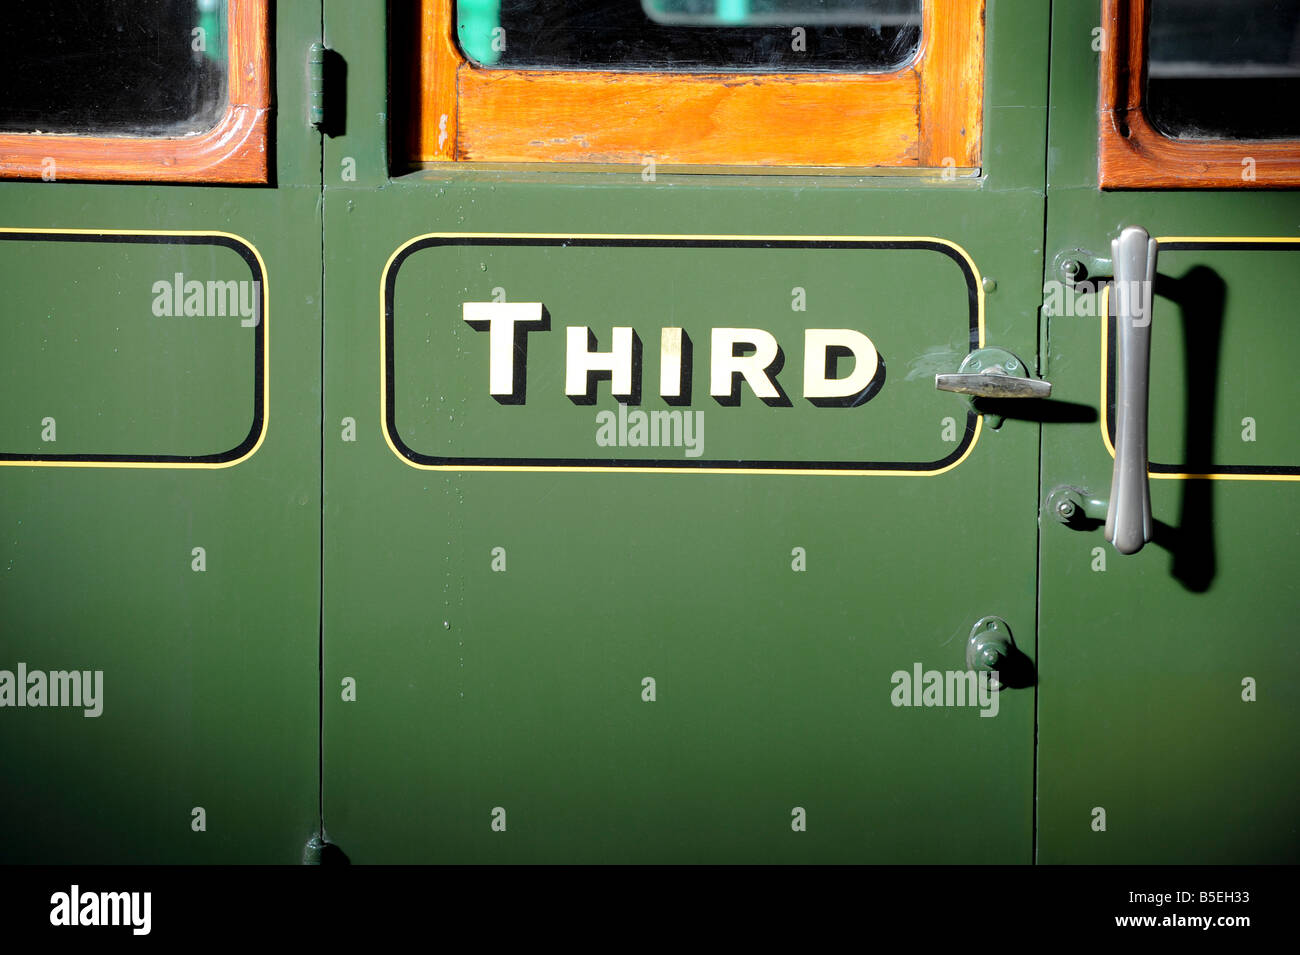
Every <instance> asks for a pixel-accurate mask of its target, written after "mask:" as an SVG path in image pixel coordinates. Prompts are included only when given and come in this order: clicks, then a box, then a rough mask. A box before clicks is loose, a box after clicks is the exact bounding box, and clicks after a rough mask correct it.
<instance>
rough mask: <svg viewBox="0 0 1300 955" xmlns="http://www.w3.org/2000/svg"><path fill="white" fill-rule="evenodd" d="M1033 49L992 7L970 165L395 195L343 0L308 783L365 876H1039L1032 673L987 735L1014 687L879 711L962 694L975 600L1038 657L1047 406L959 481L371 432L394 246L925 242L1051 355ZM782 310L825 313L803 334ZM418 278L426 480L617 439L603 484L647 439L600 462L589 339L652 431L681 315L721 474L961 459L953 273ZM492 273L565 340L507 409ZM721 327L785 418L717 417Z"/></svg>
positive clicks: (540, 266) (1032, 40) (702, 256)
mask: <svg viewBox="0 0 1300 955" xmlns="http://www.w3.org/2000/svg"><path fill="white" fill-rule="evenodd" d="M1046 27H1047V17H1046V11H1042V10H1037V9H1036V5H1034V4H1023V3H1022V4H1010V3H999V4H994V5H993V6H992V8H991V10H990V19H989V43H990V62H991V63H996V64H1000V65H999V66H998V68H997V70H998V72H997V73H996V76H997V79H996V80H991V81H990V86H989V89H988V91H987V92H988V95H987V98H986V102H987V103H988V104H989V110H990V113H989V121H988V125H987V127H986V148H987V149H988V156H989V163H988V170H987V172H986V175H985V176H983V177H982V178H980V179H978V180H972V181H965V182H963V181H955V182H946V181H943V180H941V179H938V178H936V179H933V180H920V179H918V180H910V179H889V178H883V177H882V178H879V179H871V178H838V177H805V178H797V177H785V176H746V175H733V176H720V175H719V176H667V175H660V176H659V177H658V178H657V180H656V181H654V182H645V181H643V180H642V179H641V176H640V169H639V168H638V169H636V170H634V171H629V172H628V173H618V174H591V173H573V172H566V171H564V170H559V169H551V168H542V169H537V170H527V171H524V170H519V171H491V170H483V169H457V170H445V171H444V170H430V171H427V172H423V173H414V174H410V175H407V176H402V177H399V178H397V179H395V180H391V181H390V180H388V179H387V178H386V177H385V176H384V174H383V169H382V166H381V165H380V164H378V163H377V162H376V161H375V158H374V157H372V156H370V154H369V152H368V144H370V143H371V142H372V130H371V128H370V127H371V121H370V120H369V119H367V117H375V116H380V117H381V118H382V111H383V109H384V99H383V85H382V80H381V79H380V78H379V76H376V75H372V74H375V73H376V72H378V71H377V69H376V67H377V61H376V60H375V59H374V57H377V56H378V55H379V53H380V51H382V49H383V36H382V34H381V32H380V31H379V30H378V29H377V27H376V26H375V25H374V24H372V23H371V22H370V21H369V20H368V18H367V17H366V16H365V15H364V14H363V12H362V11H360V10H358V8H357V5H353V4H343V3H328V2H327V4H326V32H327V35H335V36H346V37H348V42H349V44H350V48H351V49H354V50H358V51H361V52H360V53H359V55H358V56H357V59H356V60H355V61H353V62H355V64H356V67H355V72H354V71H352V69H351V67H350V73H349V76H350V79H351V78H353V77H359V80H358V82H356V83H352V84H350V88H349V104H348V114H349V116H352V117H360V119H359V120H358V122H357V128H356V129H355V130H354V129H349V130H348V132H347V134H346V135H344V136H341V137H338V138H335V139H331V140H329V141H327V143H326V154H325V162H324V168H325V208H324V220H325V256H326V261H325V275H326V296H327V301H328V302H329V306H328V316H327V321H326V342H325V381H326V383H327V389H326V408H325V419H326V423H325V498H324V500H325V511H324V513H325V543H324V584H325V589H324V594H325V613H324V668H325V672H324V684H325V698H324V709H323V715H324V781H323V791H324V815H325V821H326V828H327V830H328V834H329V837H330V839H331V840H332V841H334V842H336V843H337V844H338V845H339V846H340V847H341V848H342V850H343V851H344V852H345V853H346V854H347V855H348V857H349V858H351V859H352V860H353V861H357V862H375V861H388V862H414V861H443V862H466V861H475V862H486V861H551V862H578V861H629V862H630V861H751V862H760V861H907V862H912V861H969V862H980V861H983V862H988V861H1001V862H1028V861H1029V860H1030V859H1031V858H1032V848H1031V846H1032V831H1033V792H1032V780H1033V735H1034V726H1033V719H1034V706H1035V696H1034V694H1035V690H1034V689H1033V687H1032V686H1027V687H1023V688H1019V689H1011V688H1008V689H1005V690H1003V691H1002V692H1001V693H1000V694H998V695H997V697H996V699H997V714H996V716H991V717H988V718H986V717H984V716H981V710H982V709H983V710H984V711H986V712H988V713H990V714H991V713H992V712H993V705H992V702H991V701H990V703H989V705H988V706H985V707H981V706H979V705H975V706H969V705H963V706H925V705H922V706H900V705H895V703H896V701H898V700H899V696H898V695H897V694H896V693H895V692H894V691H895V689H896V684H897V683H898V682H900V681H901V679H902V678H901V677H897V676H896V675H897V674H900V673H902V674H907V675H908V677H909V679H910V674H911V673H912V671H913V668H914V667H915V666H917V665H918V664H919V665H920V666H921V668H922V670H923V671H927V670H934V671H940V672H946V671H954V672H956V671H961V670H964V669H965V642H966V638H967V635H968V634H969V632H970V630H971V627H972V626H973V624H974V623H975V622H976V620H978V619H979V618H980V617H983V616H985V615H987V614H997V615H999V616H1002V617H1003V618H1005V619H1006V620H1007V621H1008V623H1009V625H1010V627H1011V630H1012V632H1013V633H1014V635H1015V639H1016V641H1017V644H1018V646H1019V647H1020V648H1021V649H1022V650H1023V651H1024V652H1025V653H1026V654H1027V657H1028V658H1029V659H1030V660H1031V661H1032V659H1033V657H1034V656H1035V651H1034V648H1035V643H1036V633H1035V616H1036V614H1035V610H1036V608H1035V599H1036V591H1037V585H1036V578H1035V567H1034V562H1035V552H1036V547H1037V542H1036V520H1037V508H1036V505H1035V499H1036V495H1037V481H1038V474H1037V470H1036V461H1037V455H1038V443H1039V426H1038V423H1037V422H1036V421H1033V420H1012V419H1008V420H1007V421H1006V422H1005V423H1003V424H1002V425H1001V427H1000V428H999V429H996V430H995V429H993V428H991V427H986V428H985V429H984V430H983V432H982V433H981V436H980V439H979V441H978V443H977V444H975V446H974V448H973V450H972V452H971V453H970V455H969V456H968V457H966V458H965V460H963V461H962V462H961V463H960V464H958V465H957V466H956V467H955V468H953V469H950V470H948V471H946V472H945V473H942V474H938V475H935V476H920V475H917V474H893V475H846V474H834V473H826V472H825V471H818V472H817V473H813V474H803V475H796V474H771V473H763V474H745V473H701V471H700V469H692V468H675V469H673V470H670V471H668V472H666V473H636V472H630V471H629V470H628V469H626V468H623V469H621V470H615V471H614V472H613V473H611V472H609V471H600V472H595V473H590V472H578V473H574V472H569V471H554V470H524V471H513V470H478V469H471V468H469V467H466V466H465V465H463V464H460V465H457V464H452V465H450V466H448V467H447V468H446V469H444V470H435V469H429V468H420V467H415V466H413V463H420V460H421V459H419V458H418V457H417V460H416V461H415V462H412V461H411V460H408V459H404V458H403V457H401V456H399V455H398V454H396V453H394V449H393V448H391V447H390V446H389V443H388V441H387V440H386V439H385V432H384V419H383V408H384V398H383V394H384V392H383V388H384V381H385V376H386V374H387V366H386V364H385V362H384V361H382V360H381V343H382V342H383V338H382V335H381V330H382V328H383V327H384V326H383V321H382V318H383V312H382V309H381V298H380V294H379V293H380V290H381V288H382V287H383V281H384V276H385V270H386V268H387V267H388V265H389V259H390V256H392V254H393V253H394V252H395V251H396V250H398V249H399V248H401V247H402V246H403V245H404V244H405V243H407V242H409V241H410V240H412V239H414V238H416V237H418V236H423V235H427V234H430V233H436V232H458V233H464V232H468V233H478V234H482V233H497V234H499V233H510V234H519V233H527V234H536V233H549V234H559V235H563V236H577V235H584V234H588V235H589V234H602V235H603V234H608V233H611V232H618V233H620V234H636V235H657V236H664V235H668V236H677V237H682V236H701V235H706V236H708V235H711V236H717V235H728V236H756V235H757V236H773V235H776V236H791V235H793V236H808V237H816V236H850V237H870V236H912V237H925V236H933V237H938V238H941V239H944V240H947V241H950V242H952V243H955V244H957V245H960V246H961V247H962V248H963V249H965V250H966V251H967V252H968V253H969V255H970V258H971V260H972V261H973V263H974V265H975V271H976V274H978V275H981V276H987V277H989V278H991V279H995V280H996V291H994V292H991V293H989V294H988V296H987V301H986V339H987V341H988V342H989V343H991V344H997V345H1001V346H1003V347H1007V348H1010V349H1012V350H1014V351H1016V352H1017V353H1019V354H1020V355H1021V356H1022V357H1023V358H1025V359H1027V360H1028V361H1030V362H1031V363H1032V362H1034V361H1035V360H1036V351H1037V349H1036V344H1037V311H1038V307H1039V304H1040V302H1041V275H1042V268H1043V262H1042V241H1041V240H1042V225H1043V181H1044V179H1043V167H1042V162H1043V157H1044V155H1045V152H1046V150H1045V128H1044V119H1045V105H1044V104H1045V93H1046V89H1045V83H1043V82H1042V81H1043V77H1044V76H1045V40H1046ZM999 51H1000V52H999ZM1013 51H1031V52H1029V53H1028V54H1027V55H1026V54H1024V53H1022V52H1016V55H1015V56H1013V55H1012V53H1013ZM349 158H354V159H356V160H357V162H356V164H355V166H356V173H357V177H356V179H355V180H354V179H351V178H347V177H345V176H344V175H342V173H343V171H344V170H347V169H348V168H349V167H348V165H347V160H348V159H349ZM634 252H635V255H634ZM931 259H934V261H931ZM408 269H409V270H410V272H409V274H406V273H407V270H408ZM796 276H801V278H796ZM795 286H801V287H803V288H805V290H806V291H807V294H808V303H809V305H808V312H806V313H797V312H793V311H792V310H791V301H792V297H791V289H792V288H793V287H795ZM395 287H396V290H397V300H396V305H395V310H394V316H395V318H394V327H395V341H396V348H395V355H394V356H393V361H394V366H395V369H396V384H395V389H394V399H395V401H396V421H397V430H398V432H399V434H400V435H402V436H405V437H406V438H407V439H408V440H409V443H410V446H411V447H412V448H413V449H415V450H417V451H419V452H421V453H422V454H423V455H425V456H427V457H430V458H434V457H439V456H442V457H447V456H451V452H459V451H461V450H464V451H465V452H466V453H467V454H468V453H473V454H475V455H493V456H495V455H498V454H508V453H517V454H528V455H536V454H557V455H573V454H583V455H597V454H598V455H600V456H601V458H602V460H603V463H605V464H608V465H611V466H615V467H617V462H619V461H625V460H627V459H628V458H630V457H633V456H635V455H638V454H640V453H641V450H640V449H639V448H632V447H628V448H624V447H615V448H604V447H601V446H599V445H597V444H596V441H595V415H596V413H597V412H598V411H600V410H616V409H617V405H616V404H615V403H614V402H613V401H612V399H611V397H610V384H609V383H608V382H602V383H601V384H600V385H599V387H598V391H597V394H598V398H597V404H596V405H592V406H586V405H575V404H574V403H573V402H571V401H569V400H568V399H567V398H565V396H564V392H563V380H564V379H563V372H564V351H563V337H562V336H563V327H564V326H568V325H578V326H584V325H585V326H589V327H590V328H592V329H593V331H594V332H595V334H596V336H597V338H598V339H599V340H600V347H601V348H607V347H608V346H609V343H610V335H611V333H612V329H613V327H615V326H619V325H630V326H633V327H635V328H637V330H638V332H639V334H640V337H641V339H642V343H643V346H644V348H643V360H644V363H645V364H644V368H643V372H644V373H643V381H642V384H643V389H644V390H643V396H642V398H643V402H642V404H641V405H632V406H630V407H631V408H632V409H633V410H635V409H636V408H642V407H644V408H664V407H666V405H663V404H660V403H659V402H660V399H659V396H658V393H657V384H658V381H659V375H658V370H659V365H658V360H659V359H658V330H659V329H660V328H661V327H663V326H666V325H672V326H682V327H685V328H687V330H688V333H689V334H690V335H691V337H692V339H693V341H694V342H695V346H696V350H695V353H694V354H695V364H696V377H695V379H694V386H695V387H694V389H693V395H692V401H691V404H690V405H689V406H674V407H685V409H686V410H691V411H702V412H703V413H704V414H705V415H706V420H707V422H708V424H707V425H706V429H705V433H706V445H707V448H708V451H707V454H708V456H709V457H712V455H713V454H714V453H715V448H716V449H717V453H718V454H719V455H720V456H721V457H723V458H725V459H727V460H730V461H733V462H736V461H741V462H743V461H752V460H754V459H756V458H759V457H766V458H771V459H776V458H778V457H780V456H785V457H787V458H792V459H801V460H804V459H806V460H817V461H826V460H836V459H840V460H844V459H851V458H850V452H851V450H852V448H853V446H854V444H855V442H856V444H857V446H858V448H859V449H861V450H863V451H870V452H871V453H873V454H875V453H879V454H881V455H886V454H887V453H888V454H893V455H897V456H898V457H900V458H906V457H915V458H918V459H920V458H921V457H922V456H926V457H927V459H928V456H930V455H933V454H935V453H936V450H935V449H936V448H938V450H939V451H942V450H943V446H944V445H945V444H951V442H949V441H946V440H945V437H944V430H945V428H946V427H948V424H947V423H946V422H945V419H951V421H952V422H953V423H958V424H960V423H963V422H964V421H965V418H966V415H967V412H968V409H969V404H968V403H967V402H966V400H965V399H963V398H961V397H959V396H956V395H950V394H943V395H940V394H937V393H935V392H933V390H932V377H931V376H932V375H933V374H934V373H935V372H936V371H953V370H955V369H956V364H957V363H958V361H959V360H960V358H961V357H962V355H963V354H964V351H965V347H967V343H968V340H969V339H968V336H969V326H968V322H967V308H968V300H967V299H966V298H964V297H963V296H964V295H966V296H968V292H963V285H962V281H961V276H960V270H959V269H957V268H955V267H954V266H953V264H952V260H951V259H943V258H940V257H939V256H936V255H934V254H933V253H928V252H927V253H921V252H916V251H898V250H874V251H870V252H865V251H853V252H848V251H839V250H835V249H827V248H809V249H801V250H797V251H790V250H774V249H741V250H720V249H704V250H701V249H695V248H688V247H681V246H680V245H678V246H677V247H667V248H662V247H660V248H653V249H640V250H626V249H624V250H617V249H608V248H603V249H584V248H578V247H569V248H562V249H555V248H554V247H547V248H544V249H533V250H527V251H523V250H519V249H506V250H501V249H488V250H485V249H478V248H476V249H473V250H467V249H466V248H464V247H459V248H452V249H449V248H437V247H435V248H429V249H423V250H421V251H418V252H415V253H413V254H412V256H411V258H410V259H409V260H408V262H407V264H405V265H403V266H402V267H401V270H400V271H399V275H398V278H397V279H396V286H395ZM496 288H502V289H504V290H505V291H504V299H505V301H506V302H515V303H526V302H536V301H540V302H541V303H543V304H544V305H546V307H547V310H548V312H549V313H550V319H551V330H550V331H548V332H542V333H533V334H532V335H530V336H529V344H528V362H529V364H528V370H529V377H528V386H527V399H526V401H525V403H524V404H522V405H519V404H513V405H512V404H507V403H499V402H494V401H492V400H491V398H490V395H489V393H488V365H487V363H486V352H485V349H486V348H487V343H486V341H485V339H487V338H488V335H489V333H488V332H485V331H480V330H475V329H473V328H471V327H470V326H468V325H466V324H465V322H464V321H463V318H462V306H463V304H464V303H465V302H489V301H491V300H492V298H493V290H494V289H496ZM670 316H671V320H670ZM822 323H824V324H822ZM724 326H743V327H759V328H766V329H768V330H769V331H771V332H773V333H774V334H775V335H776V336H777V338H778V339H779V340H780V341H781V342H782V345H783V347H785V350H786V352H787V361H786V364H785V368H784V370H783V371H782V373H781V381H782V382H783V384H784V385H785V387H786V390H787V392H788V394H789V396H790V399H791V405H790V406H789V407H784V406H778V407H769V406H767V405H766V404H764V403H762V402H759V401H756V400H754V399H753V397H752V395H751V394H749V392H747V391H746V392H744V393H743V395H742V399H741V404H740V407H738V408H733V407H729V406H725V405H721V404H719V403H718V402H716V401H715V400H713V398H711V397H710V396H709V395H708V384H707V379H706V378H705V377H704V371H705V369H706V365H707V360H708V357H709V354H708V347H707V346H708V342H709V330H710V329H712V328H714V327H724ZM806 327H828V328H838V327H851V328H855V329H858V330H859V331H861V332H862V333H863V334H866V335H867V336H868V337H870V338H871V339H872V341H873V342H876V343H877V344H878V345H879V348H880V353H881V354H882V355H883V356H884V357H885V360H886V363H887V369H888V373H887V377H886V380H885V383H884V385H883V387H882V388H881V389H880V390H879V392H878V393H877V394H876V395H875V397H873V398H871V400H869V401H867V402H865V403H863V404H861V405H859V406H857V407H854V408H822V407H815V406H813V405H811V404H810V403H808V402H807V401H805V400H804V399H803V398H802V397H801V394H800V391H801V387H802V385H801V373H802V351H803V349H802V341H801V336H802V332H803V330H804V329H805V328H806ZM697 332H698V334H697ZM547 336H549V337H547ZM458 349H459V352H458ZM516 354H518V353H516ZM940 366H942V367H940ZM787 376H789V377H788V378H787ZM927 382H930V384H929V385H927ZM715 421H716V422H719V423H718V424H717V425H716V426H715V424H714V422H715ZM354 427H355V430H353V428H354ZM957 430H958V434H959V435H960V433H961V431H962V428H961V427H960V426H959V427H958V429H957ZM715 440H716V442H717V443H716V444H714V443H713V442H715ZM877 449H880V450H879V451H877ZM683 460H684V455H683ZM424 463H426V464H427V463H434V462H429V461H425V462H424ZM800 567H803V568H805V569H799V568H800ZM646 678H652V679H653V680H654V684H653V686H654V698H653V700H650V699H648V695H649V694H648V685H647V684H646V683H645V680H646ZM923 702H924V700H923ZM799 810H802V813H800V812H799ZM801 817H802V818H805V819H806V827H805V828H803V829H802V830H800V829H798V828H796V826H795V823H797V822H798V821H799V820H800V818H801ZM494 823H496V825H495V826H494Z"/></svg>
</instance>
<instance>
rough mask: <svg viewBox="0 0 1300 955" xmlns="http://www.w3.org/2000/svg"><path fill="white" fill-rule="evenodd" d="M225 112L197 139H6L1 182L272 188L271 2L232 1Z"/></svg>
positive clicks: (1, 143)
mask: <svg viewBox="0 0 1300 955" xmlns="http://www.w3.org/2000/svg"><path fill="white" fill-rule="evenodd" d="M227 26H228V37H229V47H228V50H227V63H228V64H229V66H228V70H227V80H226V82H227V97H228V103H227V106H226V111H225V113H224V114H223V115H222V117H221V119H220V120H219V121H218V122H217V124H216V125H215V126H213V127H212V128H211V129H209V130H207V131H205V132H203V133H199V134H196V135H192V136H176V137H129V136H78V135H64V134H59V133H41V134H36V133H0V179H40V178H42V177H43V176H42V174H43V172H44V171H45V168H44V163H45V162H46V161H47V160H50V159H52V160H54V176H55V179H56V180H59V181H62V180H81V181H94V182H191V183H199V182H221V183H245V184H261V183H266V182H267V181H268V169H269V163H268V159H267V152H268V143H267V129H268V126H269V112H270V106H271V69H270V53H269V50H268V46H269V40H270V26H269V16H268V0H229V3H228V6H227Z"/></svg>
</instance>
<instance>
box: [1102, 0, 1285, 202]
mask: <svg viewBox="0 0 1300 955" xmlns="http://www.w3.org/2000/svg"><path fill="white" fill-rule="evenodd" d="M1104 7H1105V12H1104V23H1105V27H1106V33H1105V35H1106V38H1107V41H1108V42H1107V43H1106V44H1105V47H1104V48H1103V51H1102V58H1101V61H1102V65H1101V85H1102V112H1101V130H1100V141H1099V150H1098V154H1099V170H1098V174H1099V175H1098V178H1099V181H1100V183H1101V186H1102V188H1108V189H1109V188H1162V187H1165V188H1167V187H1185V188H1195V187H1207V188H1234V187H1235V188H1251V187H1256V188H1258V187H1264V188H1268V187H1272V188H1280V187H1287V186H1296V185H1300V112H1297V110H1296V109H1295V107H1294V103H1295V101H1296V96H1297V94H1300V3H1297V2H1295V0H1237V2H1234V3H1232V4H1224V3H1221V2H1219V0H1105V4H1104Z"/></svg>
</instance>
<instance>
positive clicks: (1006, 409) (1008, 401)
mask: <svg viewBox="0 0 1300 955" xmlns="http://www.w3.org/2000/svg"><path fill="white" fill-rule="evenodd" d="M972 403H973V404H974V406H975V410H976V411H978V412H979V413H980V414H987V415H996V416H997V417H999V418H1008V419H1010V420H1012V421H1036V422H1038V423H1040V424H1088V423H1090V422H1093V421H1096V420H1097V409H1096V408H1094V407H1093V406H1092V405H1085V404H1080V403H1079V402H1077V401H1056V400H1054V399H1052V398H975V399H973V402H972Z"/></svg>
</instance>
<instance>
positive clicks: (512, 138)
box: [410, 0, 985, 170]
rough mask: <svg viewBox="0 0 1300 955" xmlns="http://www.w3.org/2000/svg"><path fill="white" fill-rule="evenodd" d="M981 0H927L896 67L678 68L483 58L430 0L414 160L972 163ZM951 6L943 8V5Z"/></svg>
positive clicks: (425, 5)
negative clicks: (915, 35) (509, 63)
mask: <svg viewBox="0 0 1300 955" xmlns="http://www.w3.org/2000/svg"><path fill="white" fill-rule="evenodd" d="M984 6H985V0H924V3H923V5H922V10H923V14H922V32H921V46H920V49H919V50H918V52H917V55H916V56H915V57H914V58H913V59H912V60H911V61H909V62H908V63H907V64H906V65H904V66H902V67H900V68H899V69H897V70H895V71H893V72H891V73H857V74H854V73H825V72H817V73H676V74H674V73H668V72H633V71H621V70H515V69H492V68H484V67H479V66H475V65H474V64H473V63H471V62H468V61H467V60H466V58H465V56H464V54H463V53H461V51H460V49H459V47H458V45H457V42H456V41H457V38H456V35H455V25H454V24H455V21H454V17H453V0H420V9H419V18H420V33H419V36H420V51H419V63H418V66H417V68H416V70H415V71H414V72H415V73H416V81H417V83H418V88H417V89H416V90H415V95H414V97H413V101H412V107H413V108H412V111H411V112H412V117H411V129H410V136H411V138H410V142H411V146H412V150H411V151H412V152H413V154H414V155H413V156H412V157H411V158H412V159H413V160H414V161H415V162H416V163H431V164H436V163H445V162H478V163H489V164H515V163H581V164H588V165H599V166H604V165H611V164H622V163H635V164H638V165H639V164H641V163H644V162H645V161H646V160H647V159H653V160H654V161H655V162H656V164H658V165H660V166H668V167H678V166H681V167H720V166H721V167H725V166H741V167H751V168H754V167H759V168H764V167H766V168H774V169H788V168H802V167H835V168H875V167H895V168H900V169H908V168H912V169H917V168H942V167H947V168H956V169H963V170H966V169H975V168H978V167H979V165H980V150H981V137H982V131H983V98H984ZM940 8H942V12H940Z"/></svg>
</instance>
